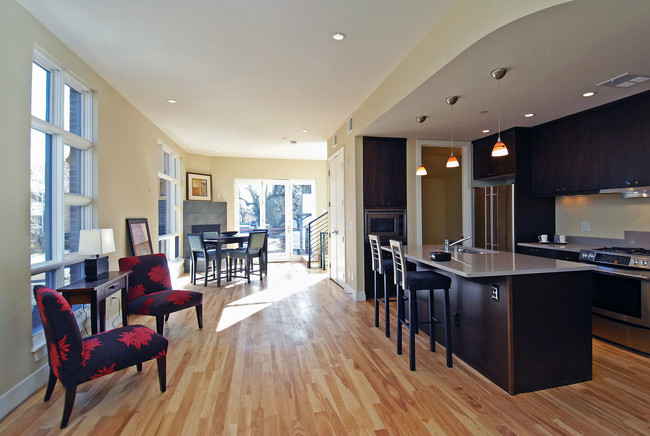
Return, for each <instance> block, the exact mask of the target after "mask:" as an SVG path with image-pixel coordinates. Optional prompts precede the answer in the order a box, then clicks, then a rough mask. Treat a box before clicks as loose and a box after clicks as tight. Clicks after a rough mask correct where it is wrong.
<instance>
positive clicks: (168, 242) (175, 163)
mask: <svg viewBox="0 0 650 436" xmlns="http://www.w3.org/2000/svg"><path fill="white" fill-rule="evenodd" d="M166 154H167V155H169V158H170V159H169V160H170V161H169V166H168V168H167V170H166V169H165V155H166ZM181 174H182V158H181V157H180V155H178V153H176V152H175V151H174V150H173V149H172V148H171V147H169V146H167V145H166V144H165V143H164V142H162V141H160V140H159V141H158V183H159V184H160V183H161V182H162V181H165V182H169V183H170V189H168V191H167V204H168V205H169V203H172V205H173V206H172V207H169V208H167V213H166V217H167V220H168V221H167V229H172V231H168V232H167V233H166V234H161V233H160V230H159V231H158V251H159V252H160V253H164V254H165V255H166V256H167V260H168V262H175V261H181V260H182V258H183V256H182V252H181V245H180V240H181V237H182V230H183V214H182V210H183V206H182V201H183V197H182V178H181ZM170 196H171V198H169V197H170ZM159 199H160V191H159ZM158 214H159V220H160V204H159V206H158ZM158 229H160V222H159V223H158Z"/></svg>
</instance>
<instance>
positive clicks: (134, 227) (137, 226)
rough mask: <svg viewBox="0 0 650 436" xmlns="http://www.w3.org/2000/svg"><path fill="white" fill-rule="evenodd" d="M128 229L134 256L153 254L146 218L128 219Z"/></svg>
mask: <svg viewBox="0 0 650 436" xmlns="http://www.w3.org/2000/svg"><path fill="white" fill-rule="evenodd" d="M126 227H127V229H128V231H129V240H130V241H131V249H132V250H133V255H134V256H142V255H144V254H153V246H152V245H151V235H150V234H149V223H148V222H147V219H146V218H127V219H126Z"/></svg>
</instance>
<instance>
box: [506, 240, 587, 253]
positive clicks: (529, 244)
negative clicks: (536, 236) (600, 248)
mask: <svg viewBox="0 0 650 436" xmlns="http://www.w3.org/2000/svg"><path fill="white" fill-rule="evenodd" d="M517 245H519V246H521V247H532V248H541V249H546V250H561V251H575V252H576V253H579V252H580V250H593V249H594V248H597V247H596V246H594V245H581V244H554V243H552V242H549V243H548V244H540V243H539V242H519V243H517Z"/></svg>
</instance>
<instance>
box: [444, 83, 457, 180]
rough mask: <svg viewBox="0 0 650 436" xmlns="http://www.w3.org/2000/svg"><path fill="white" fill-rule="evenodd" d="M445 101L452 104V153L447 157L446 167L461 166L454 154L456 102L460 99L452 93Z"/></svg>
mask: <svg viewBox="0 0 650 436" xmlns="http://www.w3.org/2000/svg"><path fill="white" fill-rule="evenodd" d="M445 101H446V102H447V104H448V105H449V106H451V155H450V156H449V159H447V165H446V167H447V168H456V167H458V166H460V163H458V159H456V156H454V104H456V102H457V101H458V97H457V96H455V95H452V96H451V97H447V98H446V99H445Z"/></svg>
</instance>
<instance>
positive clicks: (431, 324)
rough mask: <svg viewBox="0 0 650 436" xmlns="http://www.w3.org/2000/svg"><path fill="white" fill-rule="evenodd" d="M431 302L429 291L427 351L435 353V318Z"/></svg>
mask: <svg viewBox="0 0 650 436" xmlns="http://www.w3.org/2000/svg"><path fill="white" fill-rule="evenodd" d="M433 302H434V301H433V289H429V350H431V351H436V322H435V319H436V316H435V310H434V306H433Z"/></svg>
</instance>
